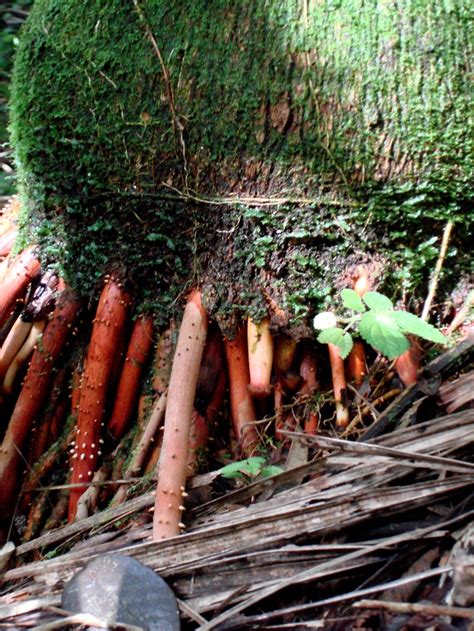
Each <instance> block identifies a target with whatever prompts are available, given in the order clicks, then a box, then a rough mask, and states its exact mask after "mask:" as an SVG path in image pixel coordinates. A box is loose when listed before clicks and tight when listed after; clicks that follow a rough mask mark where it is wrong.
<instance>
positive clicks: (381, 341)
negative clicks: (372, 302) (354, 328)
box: [359, 309, 410, 359]
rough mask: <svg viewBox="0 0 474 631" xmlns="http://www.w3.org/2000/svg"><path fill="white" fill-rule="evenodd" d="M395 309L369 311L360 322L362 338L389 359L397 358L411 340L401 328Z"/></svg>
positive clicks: (408, 345) (406, 348)
mask: <svg viewBox="0 0 474 631" xmlns="http://www.w3.org/2000/svg"><path fill="white" fill-rule="evenodd" d="M394 313H395V312H394V311H392V310H388V309H387V310H385V311H368V312H367V313H364V315H363V316H362V318H361V320H360V323H359V332H360V334H361V336H362V338H363V339H364V340H365V341H366V342H367V343H368V344H370V345H371V346H373V347H374V348H375V349H376V350H377V351H379V352H380V353H382V355H385V356H386V357H388V358H389V359H395V357H398V356H399V355H401V354H402V353H404V352H405V351H406V350H408V348H409V347H410V342H409V341H408V340H407V338H406V337H405V335H404V334H403V333H402V331H401V330H400V329H399V327H398V324H397V322H396V320H395V318H394V317H393V316H394Z"/></svg>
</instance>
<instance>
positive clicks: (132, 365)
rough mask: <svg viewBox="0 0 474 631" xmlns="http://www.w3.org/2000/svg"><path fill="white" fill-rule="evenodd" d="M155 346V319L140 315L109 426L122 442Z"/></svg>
mask: <svg viewBox="0 0 474 631" xmlns="http://www.w3.org/2000/svg"><path fill="white" fill-rule="evenodd" d="M152 346H153V319H152V318H151V317H149V316H140V317H139V318H138V319H137V321H136V322H135V326H134V327H133V331H132V336H131V338H130V343H129V345H128V350H127V354H126V356H125V362H124V366H123V369H122V375H121V377H120V381H119V385H118V388H117V394H116V395H115V405H114V408H113V410H112V414H111V416H110V421H109V423H108V431H109V433H110V434H111V435H112V436H113V438H115V439H116V440H119V439H120V438H122V436H123V435H124V434H125V432H126V431H127V428H128V423H129V420H130V417H131V415H132V412H133V410H134V408H135V406H136V402H137V400H138V395H139V386H140V381H141V378H142V374H143V369H144V367H145V363H146V361H147V359H148V356H149V354H150V351H151V348H152Z"/></svg>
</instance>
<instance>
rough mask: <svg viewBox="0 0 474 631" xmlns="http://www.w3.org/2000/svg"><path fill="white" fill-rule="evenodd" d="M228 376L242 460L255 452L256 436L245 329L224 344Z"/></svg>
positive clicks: (257, 437)
mask: <svg viewBox="0 0 474 631" xmlns="http://www.w3.org/2000/svg"><path fill="white" fill-rule="evenodd" d="M224 347H225V353H226V358H227V371H228V373H229V388H230V407H231V414H232V423H233V426H234V433H235V436H236V438H237V441H238V444H239V451H240V452H242V454H243V455H245V456H250V455H252V454H253V453H254V452H255V449H256V447H257V445H258V442H259V435H258V432H257V429H256V427H255V419H256V415H255V409H254V406H253V402H252V398H251V396H250V393H249V390H248V384H249V379H250V377H249V366H248V361H247V344H246V335H245V329H244V328H240V329H239V330H238V331H237V334H236V336H235V339H233V340H228V339H225V340H224Z"/></svg>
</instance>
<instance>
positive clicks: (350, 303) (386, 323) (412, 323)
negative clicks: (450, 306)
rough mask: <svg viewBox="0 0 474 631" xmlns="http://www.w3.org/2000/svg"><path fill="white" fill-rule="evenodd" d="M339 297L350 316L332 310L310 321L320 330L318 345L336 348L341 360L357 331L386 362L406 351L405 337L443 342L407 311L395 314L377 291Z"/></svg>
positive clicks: (349, 292)
mask: <svg viewBox="0 0 474 631" xmlns="http://www.w3.org/2000/svg"><path fill="white" fill-rule="evenodd" d="M341 298H342V304H343V306H344V307H345V308H346V309H348V310H349V311H352V312H353V314H352V315H351V316H349V317H348V318H341V317H338V316H336V315H335V314H334V313H333V312H332V311H324V312H322V313H319V314H318V315H317V316H316V317H315V318H314V321H313V326H314V328H315V329H317V330H319V331H321V333H320V334H319V335H318V342H320V343H321V344H334V345H335V346H337V347H339V353H340V355H341V357H342V358H343V359H345V358H346V357H347V356H348V355H349V353H350V352H351V349H352V346H353V341H352V335H351V333H350V331H353V332H356V333H357V332H358V333H359V335H360V336H361V337H362V339H363V340H365V341H366V342H367V344H370V346H372V347H373V348H374V349H375V350H377V351H378V352H379V353H382V355H385V356H386V357H388V359H395V358H396V357H398V356H399V355H401V354H402V353H404V352H405V351H406V350H408V349H409V347H410V342H409V340H408V339H407V337H406V336H407V334H412V335H417V336H418V337H421V338H423V339H424V340H428V341H430V342H435V343H436V344H446V343H447V339H446V338H445V336H444V335H443V334H442V333H441V332H440V331H438V329H436V328H435V327H434V326H433V325H431V324H428V323H427V322H425V321H424V320H422V319H421V318H418V317H417V316H416V315H414V314H412V313H408V312H407V311H395V309H394V308H393V304H392V302H391V300H390V299H389V298H387V296H384V295H383V294H380V293H379V292H377V291H368V292H366V293H365V294H364V295H363V296H362V297H360V296H359V294H358V293H357V292H356V291H354V290H353V289H343V290H342V291H341ZM338 325H342V326H343V327H344V328H341V327H340V326H338Z"/></svg>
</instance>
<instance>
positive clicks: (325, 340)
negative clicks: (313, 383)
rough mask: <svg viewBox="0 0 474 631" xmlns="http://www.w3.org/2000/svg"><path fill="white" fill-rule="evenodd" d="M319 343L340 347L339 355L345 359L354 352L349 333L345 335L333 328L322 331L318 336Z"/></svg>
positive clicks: (340, 330)
mask: <svg viewBox="0 0 474 631" xmlns="http://www.w3.org/2000/svg"><path fill="white" fill-rule="evenodd" d="M318 342H320V343H321V344H334V345H335V346H338V347H339V354H340V356H341V357H342V359H345V358H346V357H347V356H348V355H349V353H350V352H351V350H352V345H353V342H352V337H351V336H350V334H349V333H344V331H343V330H342V329H338V328H337V327H332V328H330V329H325V330H324V331H321V333H320V334H319V335H318Z"/></svg>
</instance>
